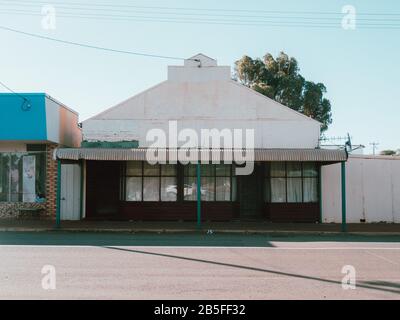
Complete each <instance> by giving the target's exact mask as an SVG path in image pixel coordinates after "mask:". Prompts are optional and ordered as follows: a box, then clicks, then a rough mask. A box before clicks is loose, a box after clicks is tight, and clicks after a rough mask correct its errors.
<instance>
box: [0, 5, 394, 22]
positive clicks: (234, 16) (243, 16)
mask: <svg viewBox="0 0 400 320" xmlns="http://www.w3.org/2000/svg"><path fill="white" fill-rule="evenodd" d="M0 1H1V0H0ZM0 5H2V6H23V7H26V6H28V7H34V8H37V7H38V4H31V3H28V4H25V3H13V4H1V3H0ZM146 8H147V7H146ZM6 9H7V8H6ZM56 9H57V11H58V9H65V10H70V11H76V10H81V11H83V12H84V11H85V10H86V11H88V12H93V11H106V12H123V13H136V14H145V15H146V14H147V15H148V14H159V15H173V16H206V17H229V18H268V19H301V20H336V21H337V20H340V19H341V17H329V16H326V15H325V16H322V17H312V16H311V17H310V16H307V17H301V16H290V15H289V16H287V15H286V16H280V15H268V16H265V15H243V14H240V15H238V14H223V13H222V14H221V13H199V12H182V11H176V12H170V11H165V10H164V11H138V10H127V9H111V8H93V7H86V8H85V7H71V6H65V5H63V4H61V5H59V4H57V5H56ZM138 9H143V8H141V7H139V8H138ZM9 10H18V9H14V8H9ZM84 13H86V12H84ZM288 14H290V13H288ZM341 15H342V16H343V14H341ZM399 19H400V17H399V18H397V19H388V18H386V17H385V18H374V19H371V18H357V20H358V21H400V20H399Z"/></svg>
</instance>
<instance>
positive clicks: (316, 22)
mask: <svg viewBox="0 0 400 320" xmlns="http://www.w3.org/2000/svg"><path fill="white" fill-rule="evenodd" d="M4 10H6V11H4ZM1 12H5V13H14V12H15V13H16V14H18V13H29V14H32V15H40V14H39V13H38V12H36V11H29V10H22V9H2V8H0V13H1ZM146 14H147V13H146ZM57 15H58V16H60V17H63V16H64V17H67V16H68V17H93V18H96V17H101V18H112V19H114V18H123V19H125V18H134V19H142V18H143V19H146V18H147V19H165V20H168V21H170V20H184V21H190V22H192V21H193V22H197V21H199V22H220V23H222V22H227V23H252V24H257V23H295V24H296V23H300V24H314V25H317V24H321V25H334V26H339V25H340V23H341V19H339V18H328V19H326V18H312V17H272V16H270V17H263V16H250V17H258V18H267V19H280V20H279V21H276V20H253V19H252V20H241V19H239V20H238V19H233V20H227V19H220V18H211V19H204V18H197V17H195V18H192V17H164V16H162V17H154V16H146V15H144V16H142V15H133V16H132V15H115V14H111V15H110V14H106V13H94V14H93V13H87V12H82V13H79V12H78V13H76V12H73V13H71V12H64V11H57ZM303 18H304V19H303ZM284 19H289V20H284ZM292 19H293V20H294V21H291V20H292ZM297 19H302V20H306V21H296V20H297ZM310 19H314V20H315V21H308V20H310ZM318 20H333V21H336V22H332V21H331V22H324V21H318ZM357 21H363V23H358V25H359V26H364V25H377V26H378V25H382V26H386V25H388V26H389V25H391V24H392V22H399V23H400V19H358V20H357ZM364 21H366V22H368V23H364ZM369 22H374V23H375V22H388V23H379V24H369ZM398 26H400V24H399V25H398Z"/></svg>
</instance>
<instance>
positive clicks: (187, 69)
mask: <svg viewBox="0 0 400 320" xmlns="http://www.w3.org/2000/svg"><path fill="white" fill-rule="evenodd" d="M230 79H231V68H230V67H229V66H218V65H217V60H215V59H212V58H210V57H207V56H206V55H204V54H202V53H199V54H196V55H195V56H193V57H191V58H189V59H186V60H185V62H184V65H183V66H168V80H169V81H176V82H204V81H227V80H230Z"/></svg>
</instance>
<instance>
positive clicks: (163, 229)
mask: <svg viewBox="0 0 400 320" xmlns="http://www.w3.org/2000/svg"><path fill="white" fill-rule="evenodd" d="M209 230H212V232H213V233H254V234H280V235H283V234H288V235H291V234H304V235H318V234H342V232H341V225H340V224H337V223H323V224H317V223H316V224H312V223H271V222H267V221H232V222H203V223H202V225H201V229H198V228H197V225H196V222H179V221H164V222H163V221H157V222H148V221H146V222H145V221H93V220H92V221H91V220H82V221H62V222H61V226H60V228H58V229H57V228H56V224H55V221H54V220H48V219H46V220H43V219H0V232H1V231H14V232H15V231H24V232H45V231H70V232H130V233H137V232H150V233H181V232H186V233H193V232H202V233H204V232H210V231H209ZM347 234H362V235H398V236H400V224H398V223H397V224H394V223H370V224H368V223H365V224H361V223H360V224H351V223H350V224H348V225H347Z"/></svg>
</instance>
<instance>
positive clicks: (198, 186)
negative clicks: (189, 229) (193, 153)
mask: <svg viewBox="0 0 400 320" xmlns="http://www.w3.org/2000/svg"><path fill="white" fill-rule="evenodd" d="M196 173H197V189H196V190H197V229H201V172H200V161H199V162H197V165H196Z"/></svg>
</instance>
